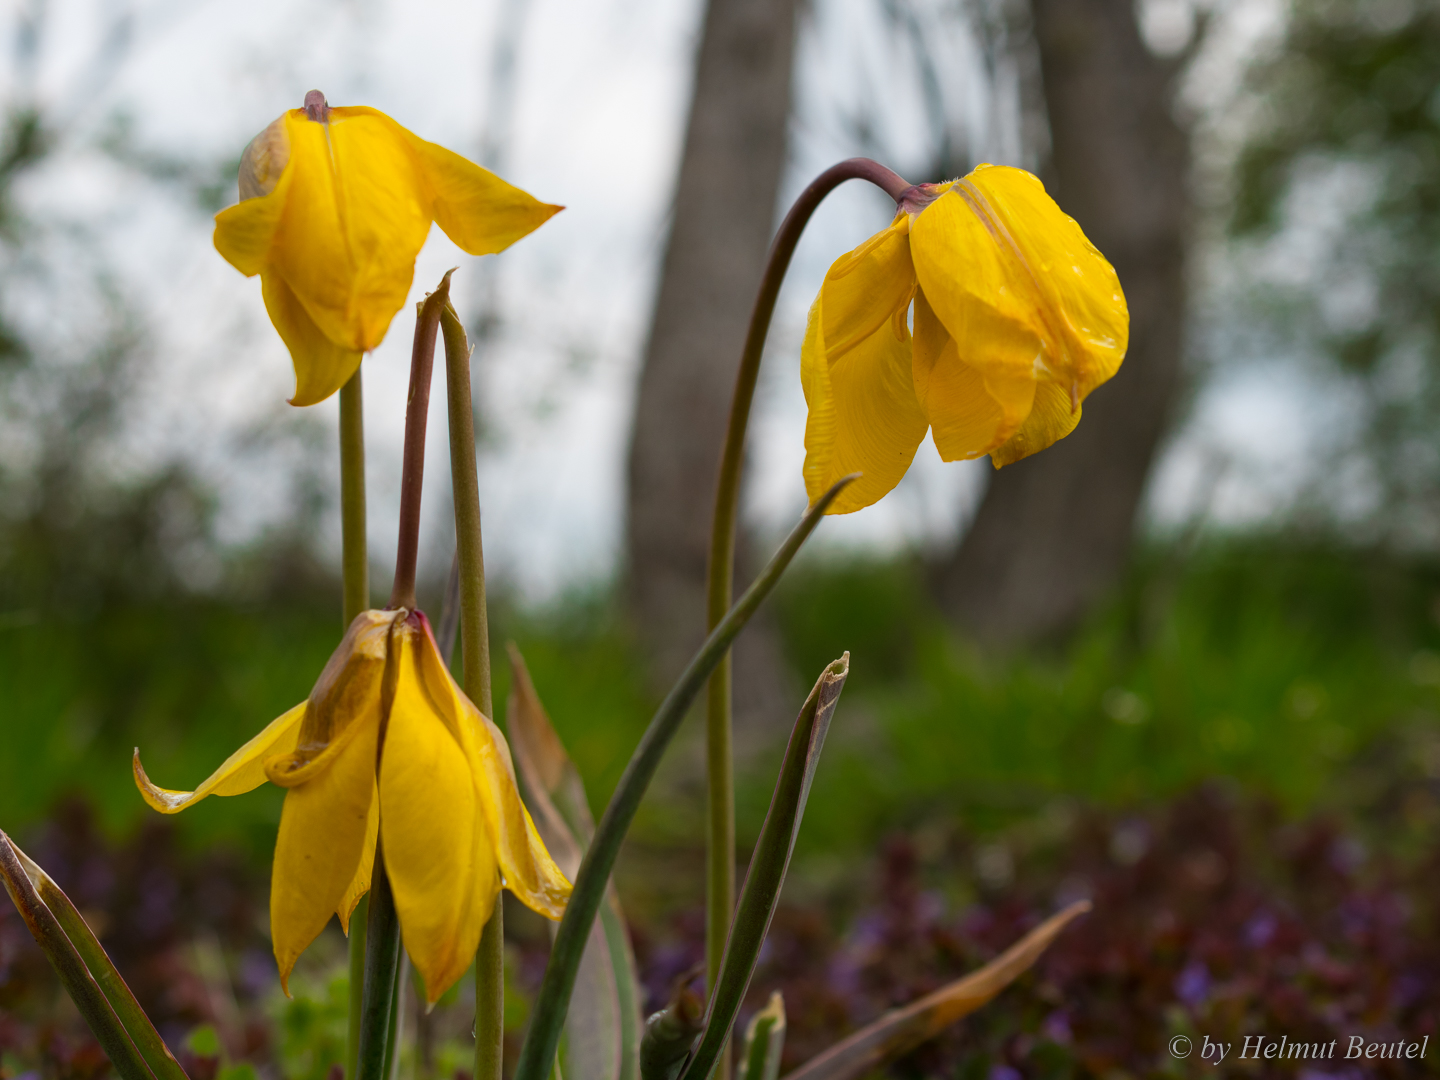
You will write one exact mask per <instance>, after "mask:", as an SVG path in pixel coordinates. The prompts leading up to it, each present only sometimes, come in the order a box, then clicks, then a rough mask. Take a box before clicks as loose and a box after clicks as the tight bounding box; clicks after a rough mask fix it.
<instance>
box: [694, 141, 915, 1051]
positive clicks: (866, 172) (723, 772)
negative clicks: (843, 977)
mask: <svg viewBox="0 0 1440 1080" xmlns="http://www.w3.org/2000/svg"><path fill="white" fill-rule="evenodd" d="M846 180H868V181H870V182H871V183H872V184H874V185H875V186H876V187H878V188H880V189H881V190H883V191H884V192H885V194H887V195H889V196H890V197H891V198H893V199H895V200H896V202H899V200H900V197H901V195H903V194H904V193H905V191H906V190H907V189H908V188H909V187H910V185H909V184H908V183H906V182H905V180H903V179H902V178H901V177H900V176H898V175H897V174H896V173H894V172H891V171H890V170H889V169H887V168H885V166H883V165H880V164H878V163H877V162H874V161H871V160H870V159H869V158H850V159H849V160H847V161H842V162H840V163H839V164H838V165H832V166H831V167H830V168H828V169H826V170H825V171H824V172H823V173H821V174H820V175H819V176H817V177H816V178H815V180H814V181H813V182H812V183H811V184H810V186H809V187H807V188H806V189H805V190H804V191H803V192H801V194H800V197H799V198H798V199H796V200H795V205H793V206H792V207H791V208H790V212H789V213H788V214H786V215H785V220H784V221H782V222H781V223H780V228H779V230H778V231H777V232H776V233H775V239H774V241H773V242H772V243H771V245H770V254H769V255H768V257H767V258H766V260H765V274H764V276H763V277H762V278H761V279H760V290H759V292H758V293H757V294H756V296H755V306H754V308H753V309H751V313H750V328H749V330H748V331H747V332H746V335H745V348H744V350H743V351H742V352H741V354H740V370H739V371H738V372H737V374H736V376H735V390H734V393H733V394H732V395H731V398H730V420H729V423H728V425H727V426H726V429H725V449H724V451H723V452H722V453H721V457H720V476H719V479H718V481H717V483H716V485H715V514H714V518H713V519H712V524H711V530H710V556H709V561H708V566H707V576H708V582H707V591H706V608H707V611H706V616H707V622H706V627H707V629H710V630H713V629H714V628H715V627H716V626H718V625H719V624H720V620H721V619H722V618H724V616H725V612H726V611H727V610H728V609H729V607H730V600H731V597H732V595H733V593H734V581H735V531H736V529H735V526H736V520H737V518H738V514H739V505H740V478H741V473H742V470H743V466H744V463H745V431H746V428H747V427H748V426H749V424H750V405H751V403H752V402H753V401H754V399H755V383H756V380H757V379H758V378H759V375H760V357H761V355H762V354H763V353H764V351H765V338H766V335H767V334H769V332H770V319H771V317H772V316H773V315H774V314H775V301H776V299H777V297H779V295H780V286H781V284H782V283H783V282H784V280H785V272H786V270H788V269H789V267H790V258H791V256H793V255H794V254H795V245H796V244H797V243H799V241H800V234H801V233H803V232H804V231H805V226H806V224H807V223H808V222H809V221H810V217H811V215H812V214H814V213H815V210H816V208H817V207H818V206H819V205H820V203H821V202H822V201H823V200H824V198H825V196H826V195H828V194H830V192H832V191H834V190H835V188H837V187H839V186H840V185H841V184H842V183H844V182H845V181H846ZM730 683H731V672H730V654H729V653H728V652H727V653H726V654H725V655H724V656H723V657H722V658H721V660H720V663H719V664H718V665H717V666H716V668H715V672H714V674H712V675H711V676H710V682H709V685H708V686H707V687H706V695H705V736H706V739H705V745H706V757H705V761H706V781H707V789H708V800H707V807H706V809H707V813H706V821H707V829H708V835H707V844H706V878H705V973H706V985H707V986H709V987H714V985H715V980H716V978H717V977H718V976H719V973H720V960H721V957H722V956H723V955H724V952H725V939H726V937H727V935H728V934H729V932H730V917H731V913H732V912H733V911H734V910H735V782H734V751H733V749H732V734H731V728H732V724H731V701H730ZM728 1064H729V1063H728V1059H727V1061H726V1063H725V1066H724V1068H725V1069H726V1071H727V1072H728Z"/></svg>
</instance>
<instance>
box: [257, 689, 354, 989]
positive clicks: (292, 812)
mask: <svg viewBox="0 0 1440 1080" xmlns="http://www.w3.org/2000/svg"><path fill="white" fill-rule="evenodd" d="M379 732H380V718H379V716H378V714H377V713H373V712H372V713H370V714H368V715H363V716H358V717H355V718H354V721H353V722H352V723H351V724H349V725H348V726H347V727H346V729H345V732H344V737H343V739H341V740H339V741H338V742H337V744H336V745H337V747H338V752H337V753H335V754H334V755H333V756H332V757H330V758H329V759H328V760H327V762H326V765H327V767H326V768H324V769H322V770H320V771H319V772H318V773H316V774H315V775H313V776H312V777H311V778H310V779H309V780H307V781H306V782H305V783H303V784H298V785H296V786H294V787H292V788H291V789H290V790H289V791H288V792H287V793H286V795H285V807H284V809H283V810H282V811H281V814H280V833H279V836H278V837H277V838H276V840H275V864H274V870H273V872H272V874H271V878H270V938H271V941H272V942H273V944H274V946H275V962H276V964H278V965H279V967H280V985H281V988H282V989H285V991H286V993H287V994H288V993H289V990H288V989H287V984H288V982H289V978H290V969H291V968H293V967H294V966H295V961H296V959H298V958H299V956H300V954H301V953H302V952H304V951H305V949H306V947H307V946H308V945H309V944H310V942H312V941H314V940H315V937H316V935H317V934H319V933H320V931H321V930H323V929H325V924H326V923H327V922H329V921H330V917H331V916H332V915H333V914H335V912H336V911H337V910H338V909H340V908H342V907H343V905H344V904H345V903H346V902H347V897H348V894H349V892H350V889H351V886H352V884H353V882H354V881H355V879H356V876H357V871H358V869H359V867H360V864H361V861H362V859H363V858H364V855H365V847H366V843H367V836H368V834H369V823H370V812H371V807H372V805H373V803H374V801H375V754H376V746H377V741H378V738H379ZM372 857H373V854H372Z"/></svg>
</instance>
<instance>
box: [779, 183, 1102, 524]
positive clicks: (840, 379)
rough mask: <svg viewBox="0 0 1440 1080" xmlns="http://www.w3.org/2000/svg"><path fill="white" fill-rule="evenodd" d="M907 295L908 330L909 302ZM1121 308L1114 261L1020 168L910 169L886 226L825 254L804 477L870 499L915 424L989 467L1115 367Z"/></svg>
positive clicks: (1065, 419) (904, 459)
mask: <svg viewBox="0 0 1440 1080" xmlns="http://www.w3.org/2000/svg"><path fill="white" fill-rule="evenodd" d="M912 302H913V313H914V314H913V332H912V329H911V316H910V312H911V310H912ZM1129 327H1130V317H1129V313H1128V311H1127V310H1126V307H1125V297H1124V294H1123V293H1122V292H1121V290H1120V282H1119V280H1118V279H1117V278H1116V276H1115V271H1114V269H1113V268H1112V267H1111V266H1110V264H1109V263H1108V262H1107V261H1106V260H1105V257H1104V256H1103V255H1101V254H1100V252H1099V251H1097V250H1096V249H1095V247H1094V245H1092V244H1091V243H1090V242H1089V241H1088V240H1087V239H1086V238H1085V234H1084V233H1082V232H1081V231H1080V226H1079V225H1077V224H1076V223H1075V221H1074V220H1073V219H1072V218H1070V217H1067V216H1066V215H1065V213H1064V212H1063V211H1062V210H1061V209H1060V208H1059V207H1058V206H1056V205H1055V203H1054V201H1053V200H1052V199H1051V198H1050V197H1049V195H1047V194H1046V193H1045V189H1044V187H1043V186H1042V185H1041V183H1040V181H1039V180H1037V179H1036V178H1035V177H1034V176H1032V175H1030V174H1029V173H1027V172H1024V171H1023V170H1020V169H1012V168H1005V167H1002V166H992V165H981V166H980V167H979V168H977V169H976V170H975V171H974V172H972V173H970V174H969V175H968V176H966V177H964V178H963V179H961V180H956V181H953V182H951V183H945V184H921V185H917V186H916V187H914V188H911V189H910V190H909V191H908V192H906V193H905V194H904V195H903V196H902V197H901V200H900V207H899V211H898V213H897V214H896V215H895V220H894V221H892V222H891V223H890V226H889V227H888V228H887V229H885V230H884V231H882V232H879V233H877V234H876V235H874V236H872V237H871V238H870V239H869V240H867V241H865V243H863V244H861V245H860V246H859V247H858V248H856V249H855V250H854V251H852V252H850V253H849V254H847V255H842V256H841V257H840V258H839V259H837V260H836V261H835V263H834V264H833V265H832V266H831V267H830V270H829V272H828V273H827V274H826V275H825V281H824V283H823V284H822V285H821V287H820V295H819V296H818V297H816V299H815V303H814V306H813V307H812V308H811V310H810V320H809V324H808V327H807V330H806V334H805V342H804V346H803V348H802V351H801V369H800V371H801V381H802V384H803V386H804V390H805V400H806V402H807V404H808V405H809V418H808V421H807V423H806V427H805V487H806V491H807V492H808V493H809V495H810V500H811V502H812V503H813V502H814V501H815V499H817V498H818V497H819V496H820V495H821V494H823V493H824V492H825V491H826V490H828V489H829V487H830V486H831V485H832V484H833V483H835V481H836V480H838V479H839V478H840V477H842V476H845V475H846V474H848V473H853V472H859V473H863V476H862V477H861V478H860V479H859V480H857V481H855V482H854V483H853V484H851V485H850V487H849V488H847V489H846V490H845V492H844V493H843V494H841V496H840V497H839V498H838V499H836V500H835V503H834V504H833V505H832V506H831V507H830V510H829V512H830V513H832V514H837V513H838V514H843V513H849V512H851V511H854V510H859V509H861V508H862V507H866V506H869V505H870V504H872V503H874V502H876V501H878V500H879V499H880V498H882V497H883V496H884V495H885V494H886V493H887V492H889V491H890V489H891V488H893V487H894V486H895V485H896V484H897V483H899V482H900V478H901V477H902V476H904V475H905V472H906V470H907V469H909V468H910V463H911V461H912V460H913V459H914V457H915V451H916V449H917V448H918V447H919V445H920V443H921V441H922V440H923V439H924V438H925V432H926V430H927V429H928V430H929V431H930V432H931V433H932V436H933V438H934V440H935V446H936V449H937V450H939V452H940V456H941V458H943V459H944V460H946V461H957V460H962V459H969V458H977V457H980V456H981V455H982V454H989V455H990V458H991V460H992V461H993V462H994V463H995V465H996V466H997V467H1000V466H1004V465H1008V464H1010V463H1011V462H1014V461H1018V460H1020V459H1021V458H1024V457H1028V456H1029V455H1030V454H1033V453H1036V452H1037V451H1039V450H1043V449H1045V448H1046V447H1047V446H1049V445H1051V444H1052V443H1054V442H1055V441H1056V440H1057V439H1062V438H1064V437H1065V436H1066V435H1068V434H1070V432H1071V431H1073V430H1074V428H1075V425H1076V424H1078V423H1079V421H1080V405H1081V402H1083V401H1084V400H1085V397H1086V395H1088V394H1089V393H1090V391H1092V390H1094V389H1095V387H1097V386H1099V385H1100V384H1101V383H1103V382H1104V381H1105V380H1106V379H1108V378H1110V376H1112V375H1114V374H1115V372H1116V371H1117V370H1118V369H1119V367H1120V362H1121V360H1122V359H1123V358H1124V356H1125V349H1126V345H1127V344H1128V340H1129Z"/></svg>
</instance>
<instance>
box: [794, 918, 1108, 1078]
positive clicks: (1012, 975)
mask: <svg viewBox="0 0 1440 1080" xmlns="http://www.w3.org/2000/svg"><path fill="white" fill-rule="evenodd" d="M1089 910H1090V901H1088V900H1077V901H1076V902H1075V903H1073V904H1071V905H1070V906H1069V907H1067V908H1066V909H1065V910H1064V911H1062V912H1060V913H1059V914H1057V915H1052V916H1051V917H1050V918H1048V919H1046V920H1045V921H1044V922H1043V923H1041V924H1040V925H1039V926H1037V927H1036V928H1035V929H1034V930H1032V931H1030V933H1028V934H1026V935H1025V936H1024V937H1023V938H1021V939H1020V940H1019V941H1017V942H1016V943H1015V944H1014V945H1012V946H1010V948H1008V949H1006V950H1005V951H1004V952H1003V953H1001V954H1000V955H999V956H997V957H996V958H995V959H994V960H992V961H990V963H988V964H986V965H985V966H984V967H983V968H981V969H980V970H979V971H976V972H973V973H972V974H970V975H967V976H965V978H963V979H960V980H958V981H957V982H953V983H951V984H950V985H949V986H942V987H941V988H940V989H939V990H936V991H935V992H934V993H933V994H929V995H927V996H926V997H923V998H921V999H920V1000H919V1001H916V1002H913V1003H911V1004H909V1005H906V1006H905V1007H904V1008H903V1009H894V1010H892V1011H891V1012H888V1013H886V1014H885V1015H884V1016H882V1017H881V1018H880V1019H879V1020H877V1021H875V1023H873V1024H871V1025H869V1026H868V1027H865V1028H862V1029H861V1030H860V1031H857V1032H856V1033H855V1034H854V1035H851V1036H850V1037H849V1038H848V1039H846V1040H845V1041H844V1042H840V1043H836V1044H835V1045H834V1046H832V1047H831V1048H830V1049H829V1050H826V1051H824V1052H823V1053H821V1054H818V1055H817V1056H815V1057H813V1058H811V1059H810V1060H809V1061H807V1062H806V1063H805V1064H804V1065H801V1066H800V1068H798V1069H796V1070H795V1071H794V1072H792V1073H789V1074H787V1075H786V1077H785V1080H854V1078H855V1077H859V1076H864V1075H866V1074H867V1073H871V1072H874V1071H875V1070H876V1069H879V1068H880V1067H881V1066H882V1065H884V1064H885V1063H886V1062H888V1061H893V1060H894V1059H895V1058H897V1057H899V1056H900V1055H901V1054H904V1053H907V1052H908V1051H910V1050H913V1049H914V1048H915V1047H917V1046H919V1045H920V1044H921V1043H922V1042H924V1041H925V1040H926V1039H929V1038H933V1037H934V1036H936V1035H938V1034H940V1032H942V1031H944V1030H945V1029H946V1028H947V1027H949V1026H950V1025H951V1024H953V1023H955V1021H957V1020H959V1019H960V1018H961V1017H962V1016H968V1015H969V1014H970V1013H972V1012H974V1011H975V1010H976V1009H978V1008H980V1006H982V1005H984V1004H986V1003H987V1002H988V1001H989V1000H990V999H991V998H993V997H994V996H995V995H996V994H998V993H999V992H1000V991H1001V990H1003V989H1005V987H1007V986H1009V985H1010V984H1011V983H1012V982H1014V981H1015V980H1016V979H1017V978H1018V977H1019V976H1020V975H1021V974H1023V973H1024V972H1025V971H1026V970H1028V969H1029V967H1030V965H1032V964H1033V963H1035V961H1036V960H1038V959H1040V954H1041V953H1043V952H1044V951H1045V950H1046V949H1047V948H1049V946H1050V943H1051V942H1052V941H1054V940H1055V938H1056V937H1058V936H1059V934H1060V931H1061V930H1063V929H1065V927H1066V926H1067V925H1068V924H1069V923H1070V922H1071V920H1073V919H1076V918H1078V917H1079V916H1081V915H1083V914H1085V912H1087V911H1089Z"/></svg>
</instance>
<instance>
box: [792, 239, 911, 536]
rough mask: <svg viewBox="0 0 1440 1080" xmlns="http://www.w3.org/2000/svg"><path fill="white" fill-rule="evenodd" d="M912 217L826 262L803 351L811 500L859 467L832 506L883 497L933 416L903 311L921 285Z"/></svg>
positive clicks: (844, 507) (847, 508)
mask: <svg viewBox="0 0 1440 1080" xmlns="http://www.w3.org/2000/svg"><path fill="white" fill-rule="evenodd" d="M908 231H909V222H908V219H907V218H906V217H905V215H903V214H900V215H897V216H896V218H895V220H894V222H892V223H891V225H890V227H889V228H888V229H885V230H883V231H881V232H879V233H877V234H876V235H875V236H873V237H871V238H870V239H869V240H867V241H866V242H865V243H864V244H861V245H860V246H859V247H858V248H856V249H855V250H854V251H852V252H850V253H849V254H847V255H842V256H841V257H840V258H839V259H837V260H836V261H835V262H834V264H833V265H832V266H831V267H830V270H829V272H828V273H827V274H826V275H825V281H824V283H823V284H822V285H821V286H820V294H819V295H818V296H817V297H816V298H815V303H814V305H813V306H812V307H811V309H810V318H809V322H808V323H807V326H806V331H805V341H804V344H803V345H802V347H801V350H800V382H801V386H802V387H803V388H804V391H805V402H806V405H807V406H808V409H809V412H808V416H807V418H806V422H805V469H804V475H805V490H806V493H807V494H808V495H809V497H810V501H811V503H814V502H815V501H816V500H818V499H819V498H820V496H821V495H823V494H824V493H825V492H826V491H828V490H829V489H830V488H831V486H833V485H834V484H835V482H836V481H838V480H839V479H840V478H841V477H843V476H846V475H848V474H850V473H855V472H858V473H861V474H862V475H861V477H860V479H858V480H856V481H854V482H853V483H851V484H850V486H849V487H847V488H846V489H845V490H844V491H843V492H842V493H841V494H840V496H839V497H838V498H837V499H836V500H835V502H834V503H832V504H831V506H830V508H829V509H828V510H827V511H826V512H827V513H830V514H848V513H852V512H853V511H856V510H859V509H862V508H863V507H866V506H869V505H871V504H872V503H874V502H877V501H879V500H880V499H881V498H883V497H884V496H885V495H886V494H887V493H888V492H889V491H890V490H891V489H892V488H894V486H895V485H896V484H898V483H899V482H900V478H901V477H902V476H904V475H905V471H906V470H907V469H909V468H910V463H911V462H912V461H913V460H914V459H915V451H916V449H917V448H918V447H919V445H920V442H921V440H923V439H924V438H925V428H926V426H927V424H928V421H927V419H926V417H925V413H924V412H923V411H922V409H921V408H920V403H919V402H918V401H917V400H916V397H915V387H914V383H913V377H912V373H911V366H912V365H911V357H910V331H909V328H908V327H907V326H906V323H905V313H906V310H907V308H908V307H909V304H910V297H911V296H912V295H913V293H914V292H915V272H914V269H913V268H912V266H911V263H910V249H909V237H908V235H907V234H908Z"/></svg>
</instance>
